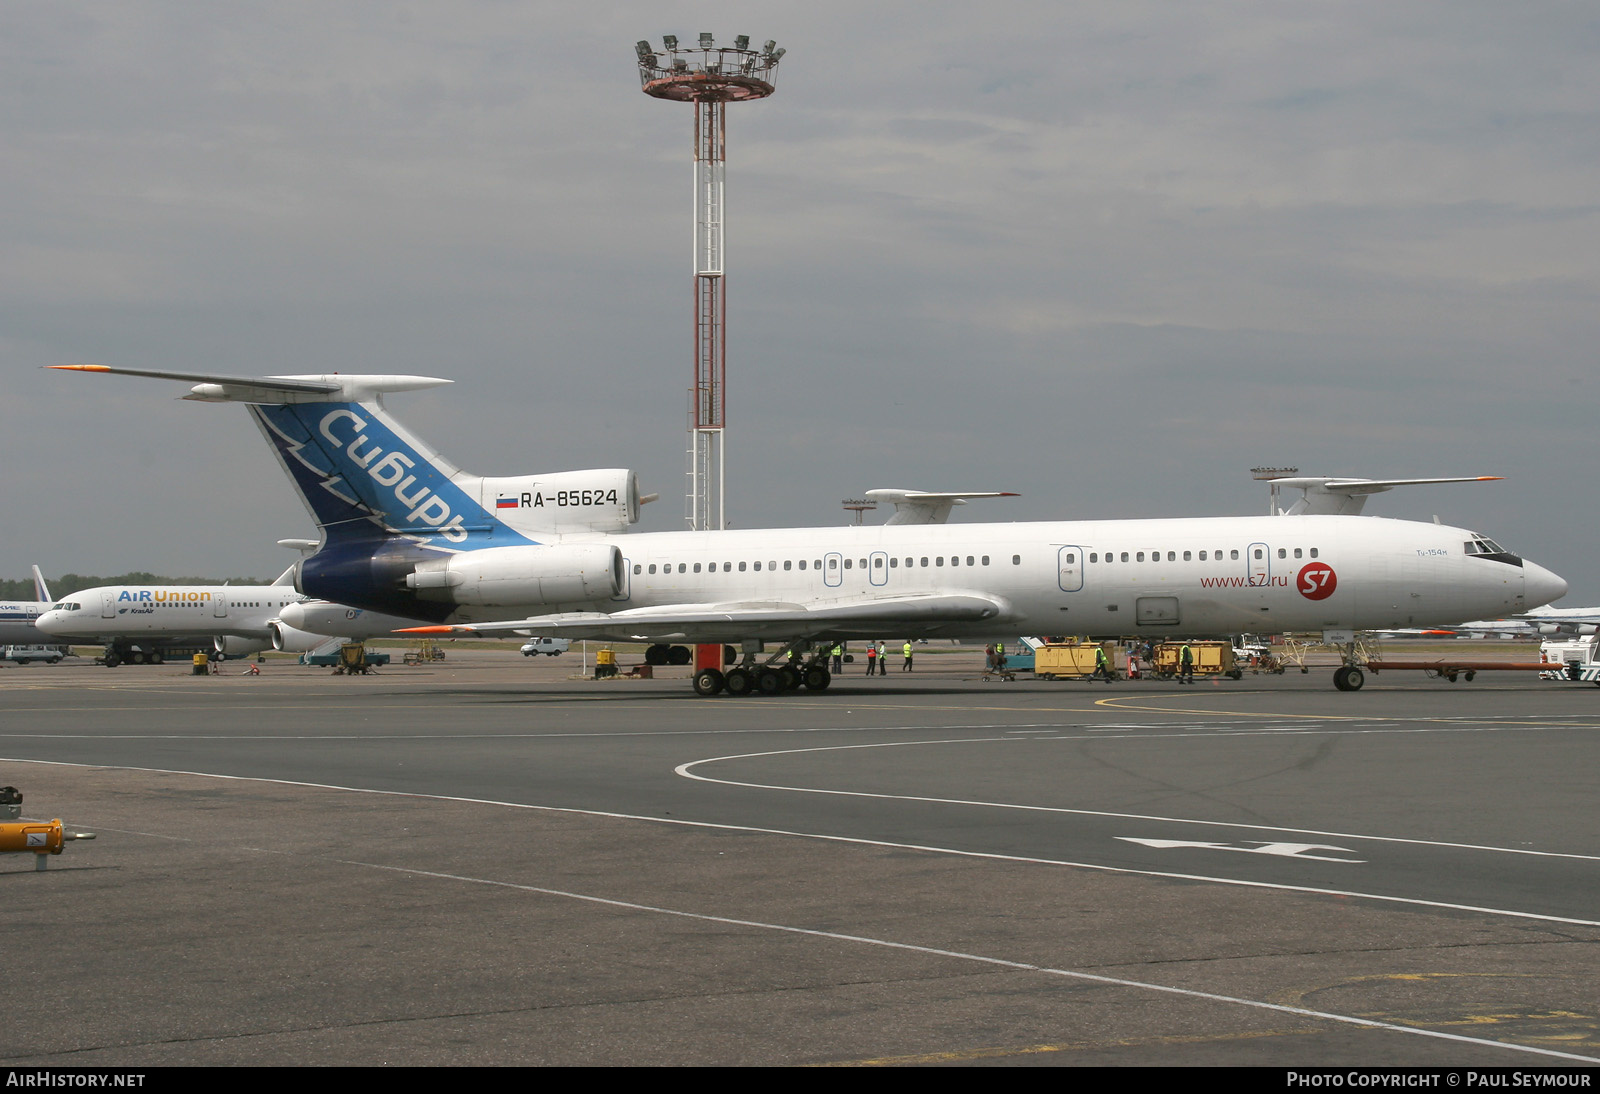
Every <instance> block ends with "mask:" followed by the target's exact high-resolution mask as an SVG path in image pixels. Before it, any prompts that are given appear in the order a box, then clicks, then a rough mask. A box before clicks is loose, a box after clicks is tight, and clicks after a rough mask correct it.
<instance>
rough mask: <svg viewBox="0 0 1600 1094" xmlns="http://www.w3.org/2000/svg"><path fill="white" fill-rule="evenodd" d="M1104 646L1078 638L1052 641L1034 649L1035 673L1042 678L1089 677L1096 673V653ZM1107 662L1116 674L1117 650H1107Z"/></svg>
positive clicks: (1113, 673)
mask: <svg viewBox="0 0 1600 1094" xmlns="http://www.w3.org/2000/svg"><path fill="white" fill-rule="evenodd" d="M1101 648H1102V647H1100V646H1098V645H1096V644H1095V643H1092V642H1083V643H1079V642H1077V641H1076V640H1068V641H1066V642H1059V643H1058V642H1051V643H1046V644H1045V645H1043V646H1036V647H1035V648H1034V651H1033V674H1034V675H1035V676H1037V677H1039V678H1040V679H1041V680H1063V679H1087V678H1088V677H1090V676H1092V675H1094V666H1095V661H1096V657H1095V653H1096V651H1098V650H1100V649H1101ZM1106 663H1107V664H1108V665H1109V666H1111V672H1112V675H1113V676H1115V675H1116V667H1115V666H1116V660H1115V652H1114V650H1112V649H1107V650H1106Z"/></svg>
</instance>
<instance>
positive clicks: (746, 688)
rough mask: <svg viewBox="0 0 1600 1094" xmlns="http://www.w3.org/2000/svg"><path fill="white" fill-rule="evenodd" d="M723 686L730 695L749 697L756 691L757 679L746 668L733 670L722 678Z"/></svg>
mask: <svg viewBox="0 0 1600 1094" xmlns="http://www.w3.org/2000/svg"><path fill="white" fill-rule="evenodd" d="M722 686H723V688H724V689H725V690H726V691H727V693H728V694H729V695H734V696H743V695H749V694H750V692H751V691H753V690H754V689H755V686H756V681H755V678H754V677H753V676H752V675H751V674H750V670H749V669H746V668H731V669H729V670H728V671H727V673H726V674H725V675H724V676H723V678H722Z"/></svg>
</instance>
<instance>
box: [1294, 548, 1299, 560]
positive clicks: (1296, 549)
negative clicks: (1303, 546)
mask: <svg viewBox="0 0 1600 1094" xmlns="http://www.w3.org/2000/svg"><path fill="white" fill-rule="evenodd" d="M1294 557H1295V558H1299V557H1300V548H1298V547H1296V548H1295V549H1294Z"/></svg>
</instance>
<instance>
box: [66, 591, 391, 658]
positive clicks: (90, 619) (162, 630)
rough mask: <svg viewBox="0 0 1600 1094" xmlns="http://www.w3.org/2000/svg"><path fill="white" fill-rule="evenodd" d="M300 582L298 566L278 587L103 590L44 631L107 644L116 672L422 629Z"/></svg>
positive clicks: (79, 598)
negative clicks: (192, 656) (180, 656)
mask: <svg viewBox="0 0 1600 1094" xmlns="http://www.w3.org/2000/svg"><path fill="white" fill-rule="evenodd" d="M293 576H294V568H293V567H291V568H289V569H288V570H285V571H284V572H283V574H282V576H280V577H279V578H278V580H277V581H275V582H274V583H272V584H271V585H102V586H99V587H97V588H93V589H84V590H82V591H80V592H76V593H73V594H72V595H71V596H69V597H67V598H65V599H64V600H61V601H58V602H57V603H56V604H54V605H52V606H51V607H50V609H49V610H48V611H46V612H44V613H43V614H42V615H40V616H39V619H38V628H39V630H41V631H43V632H45V633H46V634H48V635H55V636H57V637H58V639H70V640H73V641H78V642H96V643H101V642H103V643H105V647H106V649H105V655H104V658H103V660H104V663H105V665H106V667H107V668H116V667H117V666H118V665H120V664H123V663H124V662H127V663H130V664H136V665H137V664H144V663H145V662H147V661H148V662H150V663H152V664H160V663H161V662H162V661H163V660H164V659H165V657H166V654H167V652H168V651H170V650H172V649H182V648H193V647H195V646H202V647H208V648H209V649H210V650H211V651H212V652H213V653H214V654H215V655H216V656H217V657H219V658H228V657H247V656H249V655H250V654H253V653H259V652H261V651H262V650H270V649H279V650H286V651H289V652H291V653H304V652H306V651H309V650H312V649H315V648H316V647H317V646H319V645H321V644H323V643H325V642H327V641H328V639H329V637H331V636H338V637H357V638H369V637H371V636H373V635H375V634H387V633H389V632H390V631H392V630H394V629H396V628H398V627H406V626H412V625H414V624H415V621H414V620H408V619H394V618H389V617H385V616H381V615H378V614H377V613H372V612H364V611H362V610H361V609H359V608H349V607H346V606H345V605H343V604H326V603H323V602H321V601H310V600H308V599H307V598H306V597H305V596H303V595H301V594H300V593H298V592H296V591H295V589H294V585H293V583H292V582H293ZM307 623H310V624H312V626H316V625H326V626H328V627H329V628H330V629H328V630H326V631H318V630H313V629H312V628H311V627H308V626H306V625H305V624H307Z"/></svg>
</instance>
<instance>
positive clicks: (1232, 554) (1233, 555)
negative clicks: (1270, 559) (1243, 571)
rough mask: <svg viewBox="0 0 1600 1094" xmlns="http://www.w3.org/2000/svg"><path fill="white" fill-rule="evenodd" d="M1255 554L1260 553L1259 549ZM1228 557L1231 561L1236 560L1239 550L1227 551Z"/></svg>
mask: <svg viewBox="0 0 1600 1094" xmlns="http://www.w3.org/2000/svg"><path fill="white" fill-rule="evenodd" d="M1257 554H1260V552H1259V551H1258V552H1257ZM1219 557H1220V556H1219ZM1228 558H1229V559H1230V560H1233V561H1238V558H1239V552H1238V551H1229V552H1228Z"/></svg>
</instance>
